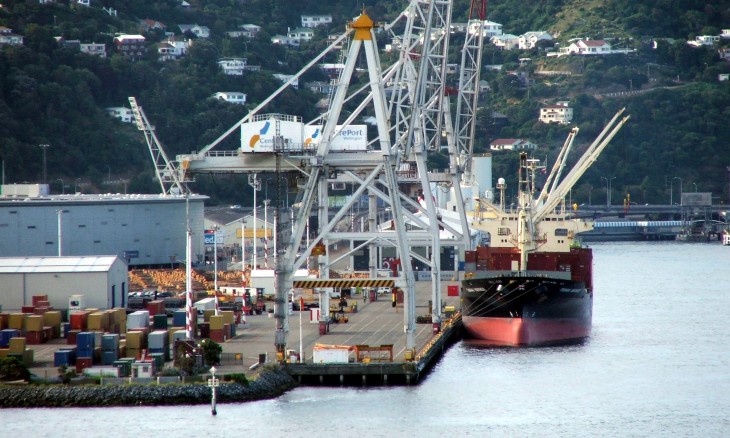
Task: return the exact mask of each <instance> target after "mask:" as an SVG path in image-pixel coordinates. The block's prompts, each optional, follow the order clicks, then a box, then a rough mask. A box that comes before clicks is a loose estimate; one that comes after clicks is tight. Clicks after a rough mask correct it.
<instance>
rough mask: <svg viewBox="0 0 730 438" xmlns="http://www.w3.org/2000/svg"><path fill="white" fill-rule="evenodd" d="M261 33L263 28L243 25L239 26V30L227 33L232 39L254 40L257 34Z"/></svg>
mask: <svg viewBox="0 0 730 438" xmlns="http://www.w3.org/2000/svg"><path fill="white" fill-rule="evenodd" d="M259 31H261V26H257V25H255V24H242V25H240V26H238V29H236V30H231V31H228V32H226V34H227V35H228V36H229V37H231V38H240V37H244V38H253V37H255V36H256V34H257V33H259Z"/></svg>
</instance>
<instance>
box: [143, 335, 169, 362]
mask: <svg viewBox="0 0 730 438" xmlns="http://www.w3.org/2000/svg"><path fill="white" fill-rule="evenodd" d="M148 343H149V347H150V348H149V350H150V356H153V355H156V354H160V355H161V357H162V359H163V362H162V365H161V366H160V367H159V368H160V369H161V368H162V366H164V365H165V361H168V360H170V335H169V333H168V332H167V330H155V331H154V332H152V333H150V335H149V339H148Z"/></svg>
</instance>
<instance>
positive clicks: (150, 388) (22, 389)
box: [0, 368, 296, 408]
mask: <svg viewBox="0 0 730 438" xmlns="http://www.w3.org/2000/svg"><path fill="white" fill-rule="evenodd" d="M295 386H296V382H295V381H294V379H292V377H291V376H289V375H288V374H287V373H286V372H284V371H283V370H282V369H280V368H275V369H267V370H264V371H262V372H261V373H260V374H259V375H258V377H257V378H256V379H255V380H252V381H250V382H249V383H248V384H247V385H241V384H238V383H224V382H221V385H220V386H219V387H218V392H217V400H218V402H219V403H237V402H247V401H255V400H264V399H269V398H274V397H278V396H280V395H281V394H283V393H285V392H286V391H288V390H290V389H292V388H294V387H295ZM210 399H211V394H210V388H208V386H207V385H206V384H204V383H197V384H170V385H134V384H133V385H104V386H99V385H83V386H68V385H55V384H54V385H22V386H15V385H0V408H40V407H58V408H61V407H92V406H94V407H105V406H162V405H191V404H207V403H210Z"/></svg>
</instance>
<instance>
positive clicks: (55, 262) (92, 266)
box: [0, 256, 119, 274]
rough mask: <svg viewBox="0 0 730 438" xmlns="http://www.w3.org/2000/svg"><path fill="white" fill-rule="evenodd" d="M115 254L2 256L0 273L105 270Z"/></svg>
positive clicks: (112, 262)
mask: <svg viewBox="0 0 730 438" xmlns="http://www.w3.org/2000/svg"><path fill="white" fill-rule="evenodd" d="M117 259H119V257H117V256H82V257H2V258H0V273H4V274H21V273H52V272H106V271H109V269H110V268H111V266H112V265H113V264H114V262H115V261H116V260H117Z"/></svg>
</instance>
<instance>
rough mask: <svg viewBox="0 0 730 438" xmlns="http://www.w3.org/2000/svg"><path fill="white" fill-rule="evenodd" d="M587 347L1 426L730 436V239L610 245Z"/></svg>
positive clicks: (0, 425) (173, 431) (111, 431)
mask: <svg viewBox="0 0 730 438" xmlns="http://www.w3.org/2000/svg"><path fill="white" fill-rule="evenodd" d="M592 246H593V248H594V283H595V300H594V309H593V310H594V318H593V335H592V336H591V338H590V339H589V340H588V341H586V342H585V343H583V344H581V345H573V346H564V347H554V348H528V349H506V348H498V349H494V348H491V349H490V348H482V347H477V346H471V345H468V344H465V343H458V344H457V345H455V346H454V347H452V348H451V349H450V350H449V351H448V352H447V353H446V354H445V355H444V357H443V358H442V360H441V361H440V362H439V364H438V365H437V366H436V367H435V369H434V370H433V372H432V373H431V374H430V375H429V376H428V378H427V379H425V381H423V382H422V383H421V384H420V385H419V386H414V387H392V388H367V389H360V388H313V387H305V388H299V389H296V390H294V391H291V392H289V393H287V394H285V395H284V396H282V397H280V398H278V399H275V400H266V401H261V402H253V403H245V404H223V405H219V406H218V415H217V416H215V417H214V416H212V415H211V414H210V406H207V405H198V406H175V407H155V408H149V407H128V408H84V409H78V408H73V409H46V408H38V409H7V410H2V411H0V418H2V420H0V431H2V432H1V433H0V436H9V437H10V436H26V435H28V436H36V437H40V436H48V437H77V436H79V435H80V434H81V433H82V432H83V433H84V434H89V433H90V434H91V436H105V437H127V436H129V437H138V436H175V437H201V436H244V437H251V436H253V437H257V436H262V437H277V436H299V437H309V436H319V437H322V436H330V437H346V436H369V437H399V436H418V437H444V436H448V435H458V436H475V437H476V436H478V437H482V436H496V437H501V436H510V437H547V436H561V437H586V436H601V437H604V436H605V437H616V436H632V437H633V436H636V437H643V436H652V437H656V436H671V437H685V436H692V437H726V436H730V416H729V415H728V411H729V410H730V329H729V328H728V326H727V320H728V317H727V311H728V309H730V263H729V261H730V248H728V247H723V246H722V245H719V244H690V243H684V244H683V243H675V242H630V243H596V244H593V245H592Z"/></svg>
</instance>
